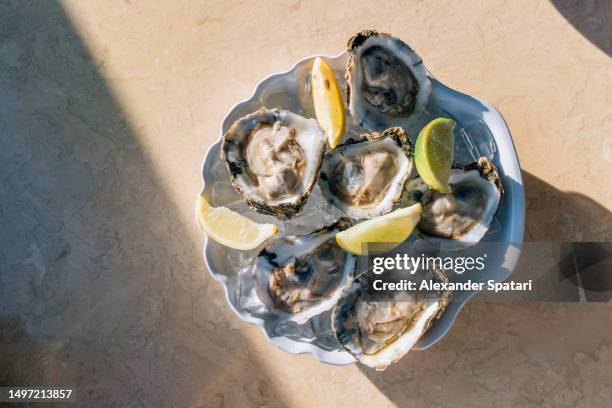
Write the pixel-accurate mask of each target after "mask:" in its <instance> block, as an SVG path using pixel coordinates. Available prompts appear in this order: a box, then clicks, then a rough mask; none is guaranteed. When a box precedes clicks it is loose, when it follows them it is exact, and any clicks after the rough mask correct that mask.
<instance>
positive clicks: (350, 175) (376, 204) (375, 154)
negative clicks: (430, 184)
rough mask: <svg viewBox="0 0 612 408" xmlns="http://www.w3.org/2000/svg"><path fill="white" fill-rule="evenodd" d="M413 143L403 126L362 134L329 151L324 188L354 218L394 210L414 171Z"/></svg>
mask: <svg viewBox="0 0 612 408" xmlns="http://www.w3.org/2000/svg"><path fill="white" fill-rule="evenodd" d="M412 165H413V160H412V145H411V143H410V141H409V140H408V136H407V134H406V132H404V130H403V129H402V128H399V127H395V128H389V129H387V130H385V131H384V132H382V133H376V132H375V133H372V134H365V135H362V137H361V139H359V140H353V139H352V140H349V141H348V142H346V143H345V144H343V145H340V146H338V147H336V149H334V150H332V151H331V152H330V153H328V154H326V155H325V157H324V159H323V164H322V166H321V174H320V177H319V186H320V187H321V192H322V194H323V196H325V197H326V198H327V199H328V200H329V201H331V202H332V203H333V204H334V205H335V206H336V207H338V208H339V209H341V210H342V211H343V212H344V213H345V214H346V215H348V216H349V217H351V218H353V219H363V218H372V217H374V216H378V215H382V214H385V213H388V212H389V211H391V210H392V209H393V207H394V205H395V203H396V202H398V201H399V200H400V198H401V195H402V192H403V189H404V183H405V182H406V180H407V179H408V177H409V176H410V172H411V171H412Z"/></svg>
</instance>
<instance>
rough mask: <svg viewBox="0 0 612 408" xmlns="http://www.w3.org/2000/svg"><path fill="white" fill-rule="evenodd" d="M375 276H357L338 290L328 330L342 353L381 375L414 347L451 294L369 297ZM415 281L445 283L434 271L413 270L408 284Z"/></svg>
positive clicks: (441, 274) (406, 293) (441, 273)
mask: <svg viewBox="0 0 612 408" xmlns="http://www.w3.org/2000/svg"><path fill="white" fill-rule="evenodd" d="M375 276H376V275H375ZM375 276H372V275H371V274H368V273H365V274H362V275H360V276H359V277H358V278H357V279H355V280H354V281H353V283H351V285H350V286H349V287H348V288H347V289H346V290H345V291H344V293H343V294H342V296H341V297H340V299H339V300H338V303H337V304H336V305H335V306H334V308H333V309H332V328H333V331H334V334H335V336H336V338H337V339H338V341H339V342H340V344H341V346H342V348H343V349H344V350H346V351H348V352H349V353H351V354H352V355H353V356H354V357H355V358H356V359H357V360H358V361H359V362H361V363H362V364H365V365H367V366H369V367H373V368H376V369H377V370H384V369H385V368H387V366H389V365H390V364H391V363H393V362H395V361H397V360H399V359H400V358H402V357H403V356H404V355H405V354H406V353H408V352H409V351H410V350H411V349H412V348H413V347H414V345H415V344H416V343H417V341H418V340H419V339H420V338H421V336H423V334H425V332H426V331H427V329H428V328H429V326H430V325H431V323H432V321H433V319H434V318H438V317H440V315H441V314H442V312H443V311H444V310H445V309H446V306H447V305H448V302H449V300H450V297H451V293H452V292H451V291H449V290H441V291H428V292H417V291H397V292H393V293H385V294H375V293H373V292H374V291H373V290H372V289H371V288H372V281H373V279H374V278H375ZM417 279H428V280H431V281H433V282H445V283H446V282H448V277H447V275H446V273H445V272H444V271H442V270H440V269H437V270H433V271H429V270H420V271H417V272H416V273H415V275H411V280H413V281H416V280H417ZM417 287H418V283H417Z"/></svg>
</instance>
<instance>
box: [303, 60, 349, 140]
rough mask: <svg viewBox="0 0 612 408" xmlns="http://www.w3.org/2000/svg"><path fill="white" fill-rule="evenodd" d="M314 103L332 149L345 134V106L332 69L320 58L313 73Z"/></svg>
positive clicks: (314, 65) (315, 63)
mask: <svg viewBox="0 0 612 408" xmlns="http://www.w3.org/2000/svg"><path fill="white" fill-rule="evenodd" d="M310 78H311V82H310V84H311V88H312V101H313V104H314V109H315V115H316V116H317V122H319V125H320V126H321V128H322V129H323V130H324V131H325V134H326V135H327V143H328V144H329V147H331V148H332V149H333V148H334V147H336V146H338V143H340V140H341V139H342V135H343V134H344V104H343V103H342V94H341V93H340V87H339V86H338V82H337V81H336V76H335V75H334V72H333V71H332V70H331V68H330V67H329V66H328V65H327V64H326V63H325V61H323V59H321V58H320V57H317V58H315V60H314V63H313V64H312V72H311V76H310Z"/></svg>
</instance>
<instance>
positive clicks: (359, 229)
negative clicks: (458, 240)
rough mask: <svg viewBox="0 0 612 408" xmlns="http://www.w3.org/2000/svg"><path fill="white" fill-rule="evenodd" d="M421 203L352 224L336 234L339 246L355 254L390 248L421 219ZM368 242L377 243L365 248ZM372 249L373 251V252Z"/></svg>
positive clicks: (382, 250) (385, 250) (407, 235)
mask: <svg viewBox="0 0 612 408" xmlns="http://www.w3.org/2000/svg"><path fill="white" fill-rule="evenodd" d="M421 210H422V207H421V204H420V203H417V204H414V205H412V206H410V207H406V208H400V209H397V210H395V211H392V212H390V213H388V214H385V215H381V216H379V217H375V218H372V219H370V220H367V221H364V222H362V223H360V224H357V225H355V226H352V227H351V228H348V229H346V230H344V231H342V232H339V233H338V234H337V235H336V242H337V243H338V245H340V248H342V249H344V250H345V251H347V252H350V253H352V254H355V255H367V253H366V251H368V250H369V251H370V252H369V253H370V254H372V253H384V252H388V251H390V250H392V249H393V248H395V247H396V246H398V245H399V244H400V243H402V242H404V241H405V240H406V238H408V237H409V236H410V234H412V231H413V230H414V228H415V227H416V225H417V224H418V223H419V221H420V219H421ZM369 242H374V243H379V244H377V245H373V246H372V248H367V245H362V244H366V243H369ZM373 251H374V252H373Z"/></svg>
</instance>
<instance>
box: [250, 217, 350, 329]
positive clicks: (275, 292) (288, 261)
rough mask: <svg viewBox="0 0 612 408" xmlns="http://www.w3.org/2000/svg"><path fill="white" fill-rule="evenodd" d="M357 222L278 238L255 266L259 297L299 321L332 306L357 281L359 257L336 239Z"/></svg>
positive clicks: (281, 313)
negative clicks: (352, 280) (343, 290)
mask: <svg viewBox="0 0 612 408" xmlns="http://www.w3.org/2000/svg"><path fill="white" fill-rule="evenodd" d="M350 225H351V222H350V220H348V219H347V218H341V219H340V220H338V222H336V223H334V224H332V225H330V226H327V227H324V228H321V229H319V230H317V231H315V232H312V233H310V234H306V235H298V236H286V237H282V238H277V239H275V240H274V241H272V242H270V243H269V244H268V245H266V247H265V248H264V249H262V250H261V252H260V253H259V255H258V256H257V259H256V261H255V266H254V267H253V274H254V276H255V280H256V282H257V296H258V297H259V299H260V300H261V301H262V302H263V303H264V304H265V305H266V306H267V307H268V309H269V310H271V311H273V312H275V313H277V314H279V315H283V316H285V317H287V318H288V319H289V320H291V321H294V322H296V323H298V324H302V323H304V322H306V321H307V320H308V319H309V318H311V317H313V316H316V315H318V314H320V313H323V312H325V311H327V310H329V309H331V308H332V306H333V305H334V304H335V303H336V301H337V299H338V298H339V297H340V294H341V293H342V289H344V288H345V287H346V286H347V285H348V284H349V283H350V281H351V279H352V277H353V272H354V269H355V257H354V256H353V255H351V254H350V253H348V252H345V251H343V250H342V249H341V248H340V247H339V246H338V244H337V243H336V234H337V233H338V232H340V231H342V230H344V229H346V228H348V227H349V226H350Z"/></svg>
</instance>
